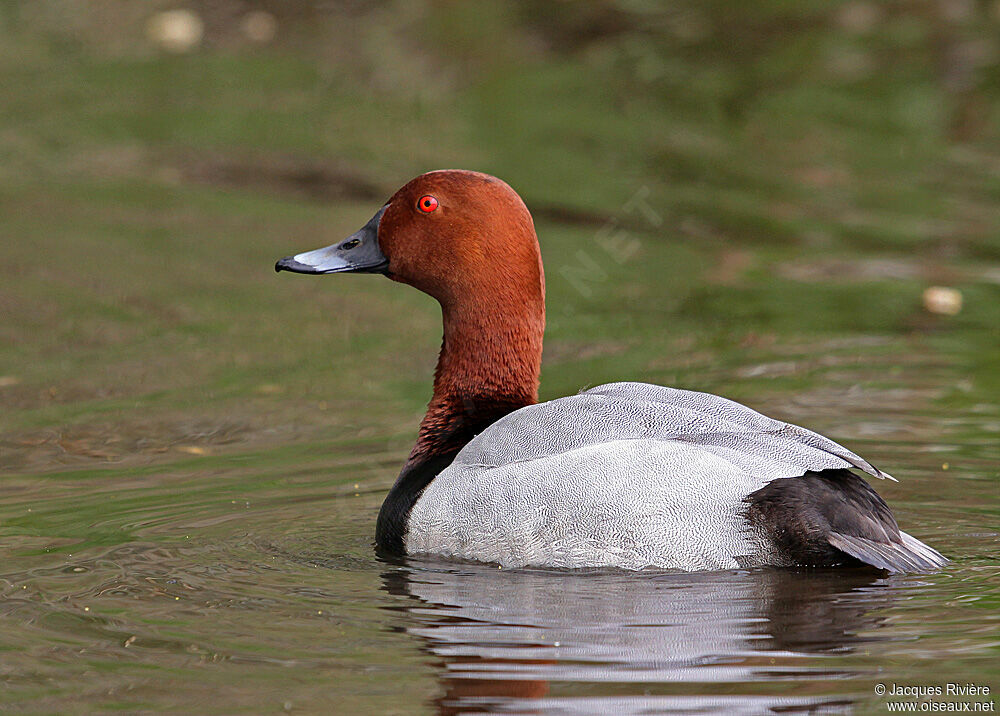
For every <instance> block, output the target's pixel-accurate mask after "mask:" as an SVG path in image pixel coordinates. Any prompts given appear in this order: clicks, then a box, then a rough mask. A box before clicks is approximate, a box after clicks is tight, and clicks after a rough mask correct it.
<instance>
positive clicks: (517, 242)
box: [275, 170, 544, 306]
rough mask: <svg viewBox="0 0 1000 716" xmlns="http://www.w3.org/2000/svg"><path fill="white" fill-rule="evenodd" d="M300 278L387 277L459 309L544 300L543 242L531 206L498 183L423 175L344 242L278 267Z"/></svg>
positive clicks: (467, 175) (455, 174)
mask: <svg viewBox="0 0 1000 716" xmlns="http://www.w3.org/2000/svg"><path fill="white" fill-rule="evenodd" d="M275 270H278V271H281V270H286V271H295V272H298V273H344V272H367V273H383V274H385V275H387V276H388V277H389V278H391V279H393V280H395V281H400V282H403V283H408V284H410V285H412V286H414V287H416V288H418V289H420V290H421V291H424V292H425V293H428V294H430V295H431V296H434V297H435V298H437V299H438V300H439V301H440V302H441V303H442V304H445V305H446V306H448V305H455V304H459V303H463V302H464V301H465V299H468V298H473V297H479V298H481V299H486V298H487V297H490V296H493V297H496V296H499V295H511V294H520V295H522V296H524V297H526V298H528V300H530V297H532V296H535V295H539V296H540V295H543V292H544V279H543V276H542V268H541V259H540V255H539V250H538V240H537V238H536V236H535V230H534V225H533V223H532V221H531V215H530V214H529V213H528V209H527V207H525V205H524V202H523V201H521V198H520V197H519V196H518V195H517V193H516V192H515V191H514V190H513V189H511V188H510V187H509V186H508V185H507V184H506V183H504V182H503V181H501V180H500V179H497V178H496V177H492V176H489V175H487V174H481V173H479V172H472V171H464V170H441V171H434V172H429V173H427V174H422V175H420V176H418V177H416V178H415V179H413V180H411V181H410V182H409V183H407V184H406V185H405V186H403V187H402V188H401V189H400V190H399V191H397V192H396V193H395V194H394V195H393V196H392V197H391V198H390V199H389V201H387V202H386V203H385V205H384V206H383V207H382V208H381V209H380V210H379V211H378V212H377V213H376V214H375V216H373V217H372V219H371V221H369V222H368V223H367V224H366V225H365V226H364V227H363V228H362V229H360V230H359V231H358V232H356V233H354V234H352V235H351V236H349V237H347V238H346V239H344V240H343V241H340V242H338V243H336V244H332V245H331V246H328V247H326V248H323V249H318V250H316V251H309V252H305V253H302V254H297V255H295V256H290V257H288V258H285V259H282V260H281V261H279V262H278V263H277V264H276V266H275Z"/></svg>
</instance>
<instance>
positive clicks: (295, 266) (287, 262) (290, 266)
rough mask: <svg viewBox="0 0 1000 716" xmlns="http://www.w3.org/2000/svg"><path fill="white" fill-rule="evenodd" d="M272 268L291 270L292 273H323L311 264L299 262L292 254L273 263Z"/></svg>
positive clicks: (277, 270) (278, 270) (276, 270)
mask: <svg viewBox="0 0 1000 716" xmlns="http://www.w3.org/2000/svg"><path fill="white" fill-rule="evenodd" d="M274 270H275V272H280V271H291V272H293V273H323V272H322V271H317V270H316V269H315V268H314V267H313V266H309V265H307V264H304V263H299V262H298V261H296V260H295V257H293V256H286V257H285V258H283V259H281V260H279V261H278V262H277V263H276V264H274Z"/></svg>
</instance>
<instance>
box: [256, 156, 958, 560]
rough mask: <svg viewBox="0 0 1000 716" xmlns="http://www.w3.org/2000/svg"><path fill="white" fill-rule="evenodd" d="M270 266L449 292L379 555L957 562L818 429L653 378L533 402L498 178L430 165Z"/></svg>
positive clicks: (523, 302)
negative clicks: (364, 216) (328, 239)
mask: <svg viewBox="0 0 1000 716" xmlns="http://www.w3.org/2000/svg"><path fill="white" fill-rule="evenodd" d="M275 270H276V271H289V272H293V273H301V274H313V275H325V274H337V273H371V274H382V275H383V276H386V277H388V278H389V279H392V280H393V281H397V282H400V283H404V284H408V285H410V286H412V287H414V288H416V289H418V290H420V291H423V292H424V293H426V294H428V295H430V296H431V297H433V298H434V299H436V300H437V302H438V303H439V304H440V307H441V314H442V319H443V329H444V330H443V333H444V335H443V340H442V345H441V350H440V354H439V356H438V361H437V367H436V369H435V372H434V382H433V394H432V397H431V399H430V402H429V404H428V406H427V411H426V413H425V415H424V417H423V419H422V420H421V422H420V426H419V430H418V433H417V440H416V443H415V444H414V446H413V449H412V451H411V452H410V454H409V457H408V458H407V460H406V462H405V463H404V465H403V467H402V470H401V471H400V473H399V476H398V478H397V479H396V481H395V483H394V484H393V485H392V487H391V489H390V490H389V492H388V494H387V495H386V498H385V501H384V502H383V504H382V507H381V509H380V511H379V514H378V519H377V521H376V526H375V549H376V552H377V554H378V555H380V556H382V557H384V558H386V559H400V558H410V557H413V558H420V557H423V558H435V559H441V558H444V559H449V560H461V561H474V562H484V563H488V564H492V565H496V566H498V567H500V568H506V569H511V568H544V569H548V568H555V569H574V570H576V569H595V568H597V569H601V568H610V569H618V570H646V569H663V570H680V571H688V572H694V571H703V570H727V569H747V568H755V567H789V568H803V567H804V568H827V567H865V566H867V567H869V568H875V569H878V570H883V571H885V572H889V573H900V572H922V571H932V570H936V569H940V568H941V567H943V566H944V565H945V564H947V559H946V558H945V557H943V556H942V555H941V554H940V553H939V552H938V551H936V550H935V549H933V548H931V547H929V546H927V545H926V544H924V543H923V542H921V541H920V540H918V539H916V538H915V537H912V536H911V535H909V534H907V533H906V532H904V531H902V530H900V529H899V526H898V525H897V523H896V520H895V518H894V517H893V514H892V511H891V510H890V509H889V507H888V505H887V504H886V503H885V501H884V500H883V499H882V498H881V497H880V496H879V494H878V493H877V492H876V491H875V490H874V489H873V488H872V487H871V486H870V485H869V484H868V482H867V481H866V480H865V479H864V478H862V477H861V476H860V475H859V473H861V474H865V475H867V476H870V477H873V478H877V479H893V478H892V477H891V476H890V475H888V474H887V473H885V472H882V471H881V470H879V469H878V468H876V467H874V466H873V465H872V464H871V463H869V462H868V461H867V460H865V459H864V458H862V457H860V456H859V455H857V454H855V453H854V452H852V451H851V450H848V449H847V448H845V447H843V446H842V445H839V444H838V443H836V442H834V441H833V440H830V439H829V438H826V437H824V436H822V435H820V434H818V433H815V432H812V431H811V430H807V429H805V428H802V427H799V426H797V425H793V424H790V423H786V422H782V421H780V420H776V419H773V418H769V417H767V416H765V415H763V414H761V413H759V412H757V411H755V410H752V409H751V408H749V407H747V406H745V405H742V404H740V403H737V402H734V401H732V400H728V399H726V398H723V397H720V396H717V395H712V394H709V393H703V392H696V391H691V390H683V389H680V388H672V387H664V386H659V385H652V384H647V383H640V382H617V383H609V384H605V385H599V386H597V387H594V388H590V389H588V390H583V391H582V392H580V393H578V394H576V395H570V396H566V397H562V398H556V399H554V400H549V401H543V402H539V400H538V388H539V373H540V369H541V361H542V338H543V333H544V330H545V274H544V270H543V266H542V258H541V251H540V249H539V242H538V237H537V235H536V233H535V227H534V222H533V220H532V217H531V213H530V212H529V210H528V208H527V206H526V205H525V203H524V201H523V200H522V199H521V197H520V196H519V195H518V194H517V192H515V191H514V190H513V189H512V188H511V187H510V186H509V185H508V184H507V183H506V182H504V181H502V180H501V179H498V178H496V177H494V176H491V175H488V174H484V173H480V172H475V171H468V170H438V171H432V172H428V173H425V174H421V175H420V176H418V177H416V178H414V179H412V180H411V181H410V182H408V183H407V184H406V185H404V186H403V187H402V188H401V189H399V190H398V191H397V192H396V193H395V194H393V195H392V196H391V197H390V198H389V200H388V201H387V202H385V204H383V205H382V207H381V208H380V209H379V210H378V211H377V212H375V215H374V216H373V217H372V218H371V219H370V220H369V221H368V222H367V223H366V224H365V225H364V226H363V227H362V228H361V229H360V230H358V231H357V232H355V233H353V234H351V235H350V236H348V237H347V238H345V239H343V240H341V241H338V242H337V243H334V244H332V245H330V246H326V247H324V248H320V249H316V250H312V251H305V252H303V253H298V254H295V255H293V256H288V257H286V258H283V259H280V260H279V261H277V263H276V264H275Z"/></svg>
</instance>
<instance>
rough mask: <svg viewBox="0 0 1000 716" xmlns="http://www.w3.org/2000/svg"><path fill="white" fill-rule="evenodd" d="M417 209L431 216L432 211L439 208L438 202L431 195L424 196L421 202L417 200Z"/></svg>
mask: <svg viewBox="0 0 1000 716" xmlns="http://www.w3.org/2000/svg"><path fill="white" fill-rule="evenodd" d="M417 208H418V209H420V211H422V212H424V213H425V214H430V213H431V212H432V211H434V210H435V209H436V208H438V200H437V199H435V198H434V197H433V196H431V195H430V194H428V195H426V196H422V197H420V199H419V200H417Z"/></svg>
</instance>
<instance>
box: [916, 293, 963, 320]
mask: <svg viewBox="0 0 1000 716" xmlns="http://www.w3.org/2000/svg"><path fill="white" fill-rule="evenodd" d="M923 298H924V308H926V309H927V310H928V311H929V312H930V313H940V314H943V315H945V316H954V315H956V314H957V313H958V312H959V311H961V310H962V292H961V291H959V290H958V289H957V288H948V287H947V286H931V287H930V288H927V289H924V296H923Z"/></svg>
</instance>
